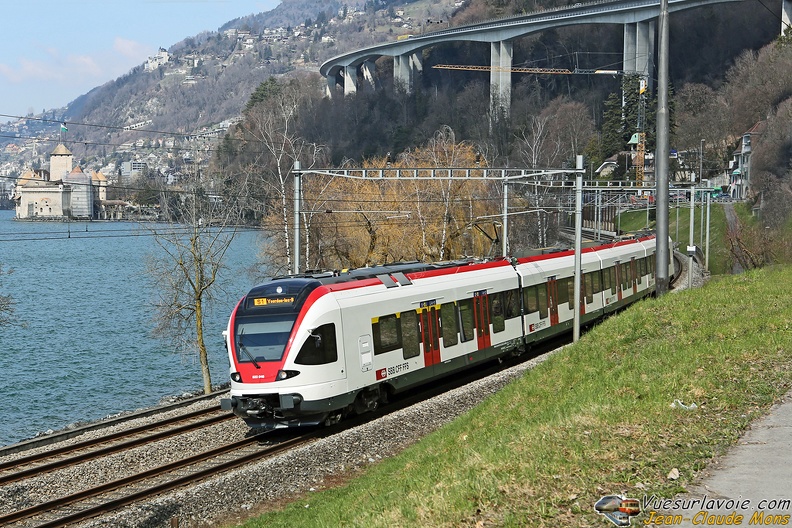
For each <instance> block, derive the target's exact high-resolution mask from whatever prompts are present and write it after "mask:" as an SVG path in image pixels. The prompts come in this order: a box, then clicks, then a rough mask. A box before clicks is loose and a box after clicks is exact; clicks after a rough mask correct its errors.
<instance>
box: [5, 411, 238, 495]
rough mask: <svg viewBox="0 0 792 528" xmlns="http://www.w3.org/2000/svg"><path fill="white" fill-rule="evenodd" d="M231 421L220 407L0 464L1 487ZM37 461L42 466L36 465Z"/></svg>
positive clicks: (231, 417)
mask: <svg viewBox="0 0 792 528" xmlns="http://www.w3.org/2000/svg"><path fill="white" fill-rule="evenodd" d="M231 419H234V415H233V414H230V413H228V412H225V411H219V410H217V409H216V408H206V409H199V410H197V411H192V412H190V413H187V414H184V415H180V416H176V417H172V418H168V419H165V420H160V421H158V422H156V423H153V424H147V425H141V426H137V427H133V428H130V429H126V430H123V431H119V432H115V433H110V434H107V435H103V436H100V437H98V438H92V439H90V440H85V441H83V442H78V443H74V444H70V445H65V446H62V447H56V448H53V449H51V450H47V451H41V452H38V453H35V454H32V455H28V456H23V457H21V458H16V459H13V460H9V461H6V462H0V486H2V485H5V484H9V483H11V482H17V481H20V480H24V479H28V478H32V477H35V476H38V475H42V474H44V473H49V472H51V471H55V470H58V469H63V468H67V467H70V466H75V465H77V464H82V463H84V462H86V461H88V460H92V459H95V458H99V457H102V456H107V455H110V454H113V453H119V452H121V451H125V450H127V449H132V448H135V447H139V446H143V445H146V444H150V443H153V442H156V441H159V440H162V439H165V438H169V437H172V436H176V435H180V434H184V433H186V432H190V431H195V430H198V429H201V428H204V427H208V426H210V425H214V424H216V423H219V422H223V421H226V420H231ZM101 446H104V447H101ZM66 455H68V456H66ZM37 462H42V463H41V464H38V465H36V463H37Z"/></svg>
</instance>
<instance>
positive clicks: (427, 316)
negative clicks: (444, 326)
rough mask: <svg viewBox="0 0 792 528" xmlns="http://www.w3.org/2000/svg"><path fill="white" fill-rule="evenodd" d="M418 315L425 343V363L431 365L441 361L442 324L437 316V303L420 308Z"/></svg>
mask: <svg viewBox="0 0 792 528" xmlns="http://www.w3.org/2000/svg"><path fill="white" fill-rule="evenodd" d="M418 317H419V321H420V328H421V343H423V355H424V364H425V365H426V366H427V367H430V366H432V365H434V364H436V363H440V324H439V322H438V317H437V305H434V306H429V307H425V308H420V309H419V310H418Z"/></svg>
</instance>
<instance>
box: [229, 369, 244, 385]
mask: <svg viewBox="0 0 792 528" xmlns="http://www.w3.org/2000/svg"><path fill="white" fill-rule="evenodd" d="M231 381H236V382H237V383H242V374H240V373H239V372H232V373H231Z"/></svg>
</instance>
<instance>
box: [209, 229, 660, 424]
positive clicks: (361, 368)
mask: <svg viewBox="0 0 792 528" xmlns="http://www.w3.org/2000/svg"><path fill="white" fill-rule="evenodd" d="M655 242H656V240H655V237H654V236H646V237H642V238H635V239H630V240H625V241H620V242H615V243H610V244H606V245H601V246H598V247H593V248H588V249H584V250H583V252H582V273H583V275H582V281H581V297H582V299H581V303H580V313H581V318H580V321H581V323H582V324H585V323H588V322H591V321H592V320H594V319H597V318H599V317H602V316H603V315H605V314H608V313H610V312H613V311H615V310H617V309H619V308H621V307H624V306H626V305H627V304H630V303H632V302H634V301H636V300H638V299H641V298H643V297H645V296H647V295H650V294H652V293H653V292H654V290H655V259H656V256H655V246H656V244H655ZM668 265H669V274H668V276H669V277H670V276H671V275H672V273H673V269H672V263H671V262H670V261H669V263H668ZM573 291H574V252H573V251H564V252H557V253H550V254H545V255H540V256H535V257H527V258H521V259H516V260H508V259H499V260H494V261H488V262H483V261H460V262H448V263H441V264H420V263H402V264H395V265H387V266H378V267H373V268H362V269H357V270H352V271H349V272H342V273H328V274H320V275H310V276H307V275H298V276H288V277H283V278H275V279H271V280H269V281H268V282H265V283H263V284H261V285H258V286H255V287H254V288H253V289H251V290H250V292H248V294H247V295H245V296H244V297H243V298H242V299H241V300H240V301H239V303H238V304H237V306H236V308H235V309H234V311H233V313H232V314H231V318H230V320H229V322H228V329H227V330H226V331H225V332H224V337H225V341H226V347H227V350H228V355H229V361H230V365H231V368H230V371H231V391H230V398H227V399H223V400H222V402H221V406H222V408H223V409H226V410H233V412H234V413H235V414H236V415H237V416H239V417H241V418H242V419H243V420H245V422H246V423H247V424H248V425H250V426H252V427H263V428H269V429H275V428H283V427H293V426H298V425H316V424H320V423H327V424H329V423H333V422H335V421H337V420H339V419H340V418H341V417H343V416H344V415H346V414H348V413H352V412H356V413H361V412H364V411H367V410H372V409H374V408H376V407H377V405H378V404H379V402H381V401H384V400H385V399H386V398H387V396H388V395H390V394H394V393H398V392H400V391H403V390H405V389H408V388H412V387H415V386H417V385H419V384H423V383H426V382H429V381H431V380H434V379H437V378H439V377H442V376H447V375H449V374H451V373H453V372H455V371H459V370H461V369H466V368H470V367H472V366H474V365H476V364H479V363H482V362H484V361H487V360H491V359H493V358H498V357H503V356H506V355H508V354H515V353H520V352H522V351H525V350H527V349H528V348H530V346H531V345H532V344H533V343H536V342H539V341H542V340H545V339H547V338H549V337H551V336H555V335H557V334H560V333H563V332H567V331H569V330H570V329H571V327H572V324H573V319H574V312H573V309H574V302H573V297H574V295H573Z"/></svg>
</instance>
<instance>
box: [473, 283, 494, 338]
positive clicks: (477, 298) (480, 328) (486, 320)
mask: <svg viewBox="0 0 792 528" xmlns="http://www.w3.org/2000/svg"><path fill="white" fill-rule="evenodd" d="M473 324H474V325H475V326H476V335H477V338H478V349H479V350H483V349H485V348H489V347H490V345H491V344H492V339H491V337H490V307H489V295H487V291H486V290H483V291H477V292H475V293H474V294H473Z"/></svg>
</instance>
